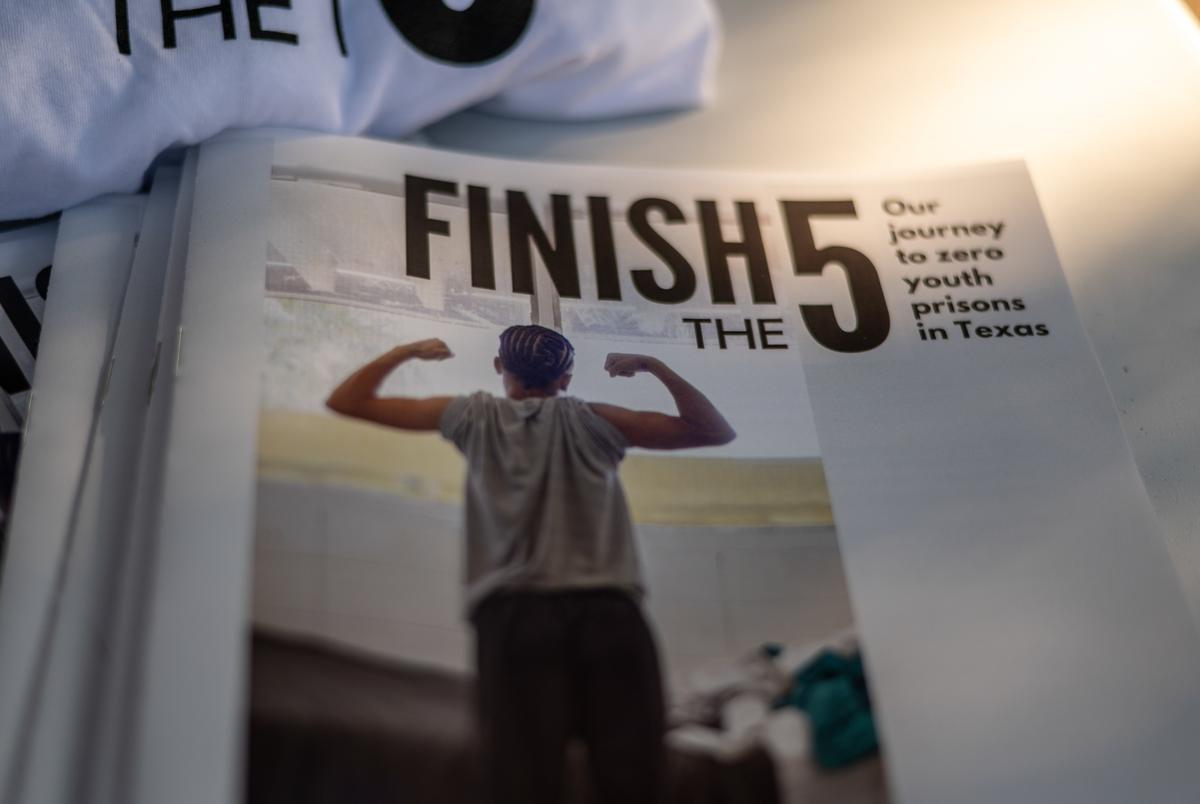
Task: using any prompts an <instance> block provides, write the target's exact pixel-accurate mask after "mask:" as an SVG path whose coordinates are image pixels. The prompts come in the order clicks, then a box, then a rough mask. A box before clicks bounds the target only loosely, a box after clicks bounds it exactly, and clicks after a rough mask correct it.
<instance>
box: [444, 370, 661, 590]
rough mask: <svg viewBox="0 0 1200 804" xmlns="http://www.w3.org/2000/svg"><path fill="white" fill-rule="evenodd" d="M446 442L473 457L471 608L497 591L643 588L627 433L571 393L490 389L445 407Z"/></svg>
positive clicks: (468, 515) (467, 521) (468, 497)
mask: <svg viewBox="0 0 1200 804" xmlns="http://www.w3.org/2000/svg"><path fill="white" fill-rule="evenodd" d="M441 431H442V436H443V437H445V438H446V439H447V440H449V441H451V442H453V443H454V445H455V446H456V447H458V449H459V450H460V451H461V452H462V454H463V455H464V456H465V457H466V459H467V477H466V484H465V491H464V495H463V496H464V501H463V505H464V508H465V515H464V525H465V530H466V584H467V609H468V611H470V610H472V609H474V608H475V606H477V605H478V604H479V603H480V602H481V601H482V600H483V599H484V598H485V597H487V596H488V595H490V594H491V593H492V592H494V591H496V590H498V589H523V590H560V591H561V590H564V589H585V588H614V589H622V590H625V591H627V592H629V593H630V594H631V595H633V596H635V597H640V596H641V594H642V590H643V589H644V583H643V581H642V570H641V565H640V562H639V560H638V552H637V545H636V543H635V541H634V536H633V518H632V517H631V515H630V513H629V503H628V502H627V501H626V499H625V489H624V488H622V486H621V479H620V477H619V475H618V474H617V465H618V464H620V462H621V459H622V458H624V457H625V449H626V447H627V446H628V443H627V442H626V440H625V437H624V436H622V435H621V433H620V432H618V431H617V429H616V428H615V427H613V426H612V425H611V424H609V423H608V422H607V421H605V420H604V419H602V418H600V416H598V415H596V414H595V413H594V412H593V411H592V409H591V408H590V407H589V406H588V404H587V403H586V402H583V401H581V400H579V399H576V398H574V397H570V396H554V397H546V398H539V397H532V398H528V399H520V400H515V399H509V398H507V397H496V396H492V395H491V394H488V393H484V392H482V391H480V392H478V393H475V394H472V395H471V396H460V397H456V398H455V399H453V400H451V402H450V404H449V405H447V407H446V410H445V412H444V413H443V414H442V420H441Z"/></svg>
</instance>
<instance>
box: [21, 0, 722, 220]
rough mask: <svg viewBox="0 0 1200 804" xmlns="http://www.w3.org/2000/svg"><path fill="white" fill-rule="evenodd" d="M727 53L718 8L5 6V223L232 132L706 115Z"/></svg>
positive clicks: (387, 133) (97, 2)
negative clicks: (690, 111) (722, 49)
mask: <svg viewBox="0 0 1200 804" xmlns="http://www.w3.org/2000/svg"><path fill="white" fill-rule="evenodd" d="M189 9H190V11H189ZM716 51H717V23H716V15H715V12H714V11H713V9H712V7H711V0H652V1H651V2H647V0H473V1H472V0H3V2H0V132H2V136H0V221H2V220H12V219H18V218H27V217H34V216H39V215H43V214H46V213H49V212H53V211H56V210H58V209H62V208H65V207H68V206H71V205H74V204H77V203H79V202H81V201H84V200H86V199H88V198H90V197H92V196H95V195H98V194H101V193H106V192H129V191H132V190H135V189H137V188H138V186H139V185H140V184H141V181H142V177H143V174H144V172H145V170H146V168H147V167H148V166H149V165H150V163H151V162H152V160H153V159H154V158H155V156H157V155H158V154H159V153H161V152H162V151H163V150H165V149H167V148H169V147H171V146H173V145H180V144H194V143H197V142H200V141H203V140H205V139H207V138H209V137H211V136H213V135H215V134H217V133H219V132H220V131H222V130H224V129H227V128H248V127H255V126H285V127H294V128H308V129H314V130H318V131H327V132H334V133H342V134H369V135H374V136H379V137H387V138H393V137H401V136H404V135H406V134H408V133H410V132H412V131H414V130H416V129H418V128H420V127H421V126H423V125H425V124H427V123H429V122H432V121H434V120H436V119H438V118H441V117H443V116H445V115H447V114H449V113H451V112H454V111H456V110H459V109H463V108H466V107H469V106H474V105H477V104H485V105H486V108H488V109H489V110H492V111H495V112H497V113H501V114H510V115H517V116H528V117H539V118H548V119H586V118H595V117H604V116H610V115H620V114H631V113H637V112H645V111H650V110H657V109H666V108H680V107H688V106H693V105H696V104H698V103H701V102H703V100H704V99H705V98H706V96H707V95H708V93H709V92H710V89H711V83H712V80H711V79H712V74H713V68H714V62H715V58H716Z"/></svg>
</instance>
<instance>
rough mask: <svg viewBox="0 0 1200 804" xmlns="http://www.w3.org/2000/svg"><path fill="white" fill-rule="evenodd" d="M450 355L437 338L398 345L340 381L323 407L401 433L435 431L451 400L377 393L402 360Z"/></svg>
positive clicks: (448, 398) (448, 350)
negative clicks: (384, 395)
mask: <svg viewBox="0 0 1200 804" xmlns="http://www.w3.org/2000/svg"><path fill="white" fill-rule="evenodd" d="M453 356H454V355H453V353H452V352H451V351H450V348H449V347H448V346H446V344H445V343H443V342H442V341H440V340H438V339H436V338H431V339H429V340H424V341H416V342H415V343H407V344H404V345H403V346H397V347H396V348H394V349H391V350H390V351H387V352H385V353H383V354H382V355H380V356H379V357H377V358H375V359H374V360H372V361H371V362H370V363H368V364H366V365H365V366H363V367H362V368H360V369H358V370H357V371H355V372H354V373H353V374H351V375H350V376H349V377H347V378H346V379H345V380H343V381H342V382H341V384H340V385H338V387H337V388H335V389H333V393H331V394H330V395H329V398H328V399H327V400H325V406H326V407H328V408H329V409H330V410H332V411H334V412H335V413H340V414H342V415H343V416H349V417H351V418H354V419H362V420H363V421H368V422H374V423H375V424H384V425H387V426H389V427H396V428H399V429H401V430H426V431H427V430H437V429H438V426H439V425H440V423H441V418H442V413H443V412H444V411H445V410H446V406H447V405H448V404H450V400H451V399H452V398H453V397H449V396H435V397H429V398H425V399H420V398H415V397H403V396H393V397H381V396H378V395H377V392H378V390H379V386H380V385H381V384H382V383H383V381H384V379H385V378H386V377H387V375H389V374H391V373H392V371H394V370H395V369H396V367H397V366H399V365H400V364H402V363H404V362H405V361H408V360H412V359H417V360H445V359H447V358H449V357H453Z"/></svg>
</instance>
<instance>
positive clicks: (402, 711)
mask: <svg viewBox="0 0 1200 804" xmlns="http://www.w3.org/2000/svg"><path fill="white" fill-rule="evenodd" d="M255 265H258V266H260V267H261V270H259V271H254V270H251V268H252V267H253V266H255ZM185 281H186V288H185V310H184V329H185V332H186V333H188V334H187V335H185V338H184V346H183V354H184V357H183V370H182V373H181V374H180V375H179V378H178V381H177V383H176V388H175V393H176V403H175V416H176V417H177V418H176V421H173V427H175V426H177V427H178V428H179V432H180V433H183V434H184V435H183V436H182V440H181V441H180V442H179V443H174V442H173V443H172V444H171V445H170V450H169V451H170V454H171V455H174V453H175V452H176V450H181V449H182V447H181V446H180V445H181V444H183V443H185V442H187V443H191V444H192V445H194V446H196V447H197V448H200V446H201V442H203V450H202V452H199V453H195V452H193V453H190V454H191V455H192V457H193V458H195V457H197V456H198V457H199V458H200V460H199V461H197V460H192V461H190V462H189V463H188V466H187V468H188V469H189V470H190V471H194V472H200V471H201V470H202V469H203V468H204V467H205V466H207V472H208V475H209V476H211V475H212V474H213V467H215V466H217V465H218V463H216V461H217V460H218V457H217V456H219V461H220V463H219V465H220V466H221V467H223V471H222V473H221V478H220V480H219V482H218V481H215V480H210V481H208V486H207V487H206V495H207V496H206V498H205V499H206V500H207V501H208V502H209V503H216V501H217V500H218V499H220V501H221V502H220V505H221V510H220V512H219V513H218V518H219V519H220V520H221V523H222V525H223V526H224V525H230V526H233V525H235V524H236V521H237V518H238V517H239V516H245V521H244V524H243V525H242V527H243V528H244V530H241V531H240V533H241V534H242V536H241V537H240V538H241V539H242V540H241V541H239V535H238V533H233V532H230V530H229V529H228V528H227V527H222V528H219V529H218V528H216V527H213V526H209V525H201V524H197V521H192V522H191V525H192V526H194V527H196V528H197V530H196V533H197V534H199V533H201V532H204V529H205V528H206V527H207V528H208V530H207V536H208V538H205V539H190V540H188V541H187V545H188V547H187V549H188V551H189V555H190V557H191V559H192V560H193V561H197V562H198V561H203V562H205V566H207V567H210V568H211V569H213V570H214V571H215V570H216V569H217V568H219V569H220V580H219V583H220V584H221V585H222V588H223V589H225V590H226V592H227V593H228V594H227V596H226V597H223V599H222V603H221V605H220V606H219V607H210V608H207V609H203V610H199V609H196V608H195V607H191V608H186V607H184V606H182V605H181V601H182V600H185V599H188V597H189V596H193V595H198V594H199V592H198V590H196V589H192V590H190V591H188V590H185V592H186V593H185V594H182V595H180V596H179V598H178V599H177V600H176V601H175V604H174V605H175V606H176V607H177V610H176V613H175V614H173V615H171V616H169V617H168V616H167V615H164V614H162V613H160V612H159V611H156V612H155V617H156V618H158V619H161V620H162V621H163V622H164V623H166V622H168V621H170V622H173V623H175V625H176V628H174V629H167V628H165V626H164V629H163V631H162V634H163V638H164V641H163V643H162V650H163V656H164V657H165V656H167V655H171V656H174V657H176V661H175V662H174V666H176V667H187V668H188V670H187V672H188V674H189V677H198V676H199V674H200V672H201V669H202V668H201V667H200V664H203V665H204V667H206V668H208V669H209V670H211V671H219V672H220V673H222V674H224V677H226V678H229V677H236V676H237V674H238V672H239V668H242V667H248V668H249V678H248V693H247V695H246V696H245V698H242V697H240V696H238V695H236V694H232V693H231V694H228V695H227V696H226V697H224V698H222V699H221V700H222V701H223V704H222V705H223V706H225V707H227V709H225V710H224V712H225V713H226V714H227V716H228V717H237V718H240V719H244V720H242V722H243V723H245V724H246V726H245V728H246V729H247V731H246V732H245V734H246V738H245V739H246V741H245V744H244V748H245V751H246V753H245V755H244V760H237V759H236V757H237V756H238V755H239V749H240V747H241V746H242V744H241V743H240V742H238V741H237V740H229V741H227V742H226V743H224V744H225V745H227V746H228V748H229V754H228V755H227V758H226V761H227V762H231V763H232V762H238V761H244V762H245V766H244V767H245V780H244V784H245V792H246V796H247V800H249V801H253V802H265V801H324V800H335V799H336V798H337V797H338V796H345V795H350V793H349V792H348V791H352V790H357V791H371V790H378V789H387V790H389V791H403V794H404V797H405V798H406V800H412V801H424V800H428V801H439V802H440V801H457V800H462V801H474V800H479V796H480V795H483V794H484V793H481V791H486V794H487V795H491V796H493V797H496V796H498V797H499V798H498V800H505V798H504V797H505V796H508V798H509V799H515V800H529V801H570V800H581V801H582V800H590V799H589V796H592V797H595V796H600V797H601V800H603V797H605V796H607V797H608V798H609V799H612V800H619V801H631V802H633V801H641V800H646V801H649V800H652V799H653V797H654V796H655V795H662V796H665V797H666V800H671V801H687V800H692V799H691V796H693V795H694V794H695V791H697V790H713V789H719V790H721V791H722V793H721V795H723V796H724V798H722V799H720V800H728V801H764V802H769V801H781V802H794V801H806V800H814V801H815V800H837V801H860V800H861V801H881V800H898V801H904V802H914V803H915V802H957V801H964V800H970V801H988V802H992V801H994V802H1002V801H1011V800H1013V799H1014V797H1019V798H1021V800H1028V801H1045V802H1050V801H1061V800H1064V799H1067V800H1071V799H1075V798H1082V797H1086V798H1087V800H1092V801H1112V802H1118V801H1124V800H1128V794H1129V793H1130V792H1131V791H1132V790H1134V789H1138V790H1140V791H1142V792H1146V791H1149V790H1153V791H1154V792H1153V793H1151V797H1152V798H1154V797H1156V796H1157V799H1156V800H1158V799H1161V800H1171V801H1175V800H1179V801H1183V800H1185V799H1181V798H1179V795H1180V793H1179V791H1189V790H1193V789H1194V780H1193V781H1189V780H1190V773H1189V768H1190V760H1188V759H1187V757H1186V752H1185V751H1184V750H1183V749H1182V748H1181V746H1184V745H1189V744H1192V743H1193V738H1195V737H1196V735H1195V734H1194V733H1193V732H1194V730H1195V726H1194V725H1191V724H1193V723H1194V722H1196V720H1195V718H1193V717H1191V716H1190V715H1187V716H1181V714H1180V713H1182V712H1191V711H1192V710H1194V709H1195V707H1196V706H1197V702H1196V701H1195V700H1194V698H1193V697H1192V696H1191V692H1190V685H1191V681H1190V679H1192V678H1194V677H1195V674H1196V673H1198V672H1200V645H1198V641H1197V635H1196V632H1195V627H1194V624H1193V623H1192V621H1191V619H1190V617H1189V615H1188V612H1187V607H1186V605H1185V602H1184V600H1183V597H1182V594H1181V592H1180V589H1179V585H1178V579H1177V578H1176V577H1175V574H1174V568H1173V567H1172V565H1171V563H1170V560H1169V558H1168V556H1167V554H1166V551H1165V545H1164V544H1163V541H1162V536H1161V533H1160V532H1159V531H1158V526H1157V523H1156V521H1155V519H1154V516H1153V512H1152V509H1151V508H1150V505H1149V502H1148V500H1147V499H1146V495H1145V491H1144V489H1143V488H1142V485H1141V482H1140V479H1139V477H1138V475H1137V471H1136V467H1135V466H1134V464H1133V461H1132V459H1131V457H1130V455H1129V451H1128V447H1127V445H1126V444H1125V441H1124V438H1123V436H1122V434H1121V431H1120V428H1119V424H1118V422H1117V419H1116V415H1115V412H1114V410H1113V407H1112V402H1111V399H1110V397H1109V395H1108V392H1107V388H1106V386H1105V383H1104V378H1103V375H1102V374H1101V373H1100V371H1099V367H1098V365H1097V364H1096V361H1095V358H1094V356H1093V355H1092V352H1091V349H1090V345H1089V344H1088V342H1087V338H1086V336H1085V334H1084V333H1083V330H1082V328H1081V326H1080V324H1079V321H1078V318H1077V316H1076V315H1075V312H1074V308H1073V305H1072V302H1071V297H1070V292H1069V289H1068V288H1067V285H1066V282H1065V280H1064V279H1063V277H1062V273H1061V270H1060V269H1059V267H1058V264H1057V259H1056V257H1055V255H1054V250H1053V244H1052V242H1051V240H1050V237H1049V233H1048V230H1047V227H1046V225H1045V222H1044V221H1043V220H1042V217H1041V212H1040V210H1039V208H1038V205H1037V198H1036V194H1035V193H1034V191H1033V187H1032V184H1031V182H1030V180H1029V177H1028V175H1027V173H1026V171H1025V169H1024V167H1023V166H1022V165H1020V164H997V165H983V166H976V167H969V168H959V169H953V170H943V171H936V172H926V173H923V174H920V175H911V176H900V177H894V178H890V179H889V178H884V179H875V178H871V179H854V178H845V177H841V178H828V177H826V178H821V177H815V178H811V177H810V178H804V177H788V176H769V175H754V174H719V173H698V172H697V173H690V172H684V171H679V172H669V171H658V170H630V169H617V168H604V167H597V166H566V165H550V164H539V163H518V162H514V161H507V160H495V159H484V158H479V157H472V156H469V155H465V154H454V153H447V152H439V151H434V150H429V149H418V148H412V147H405V146H400V145H393V144H384V143H378V142H371V141H365V140H344V139H336V138H313V137H304V136H300V135H283V136H281V137H280V138H278V139H272V138H271V137H268V136H267V135H264V134H262V133H256V134H251V135H240V136H237V135H235V136H231V137H227V138H225V139H224V141H222V142H218V143H213V144H210V145H206V146H205V147H204V148H203V149H202V152H201V156H200V160H199V166H198V175H197V191H196V204H195V209H194V216H193V229H192V243H191V248H190V253H189V259H188V265H187V278H186V280H185ZM201 298H205V299H208V300H209V301H210V302H212V303H213V304H220V305H221V306H220V307H210V308H209V310H208V312H209V315H208V318H207V319H206V320H202V318H201V315H202V314H201V312H200V309H201V308H200V303H199V299H201ZM248 299H253V301H254V303H253V304H252V303H251V302H250V301H248ZM190 301H195V303H196V306H195V307H194V308H192V316H193V317H192V318H190V319H189V316H188V303H189V302H190ZM217 309H220V310H221V315H220V316H217V315H215V314H213V313H212V311H214V310H217ZM206 321H207V323H206ZM193 327H194V329H192V328H193ZM198 344H202V345H198ZM184 383H190V385H189V386H188V387H187V390H186V393H185V389H184ZM218 388H219V395H218V393H217V390H216V389H218ZM185 405H186V407H185ZM214 406H215V407H214ZM218 414H219V415H218ZM249 422H253V425H250V424H248V423H249ZM247 427H251V428H252V431H253V432H254V433H255V434H256V436H257V438H256V442H255V443H256V444H257V448H256V449H255V450H253V452H252V456H251V457H256V459H257V461H256V465H257V474H256V476H254V479H253V481H252V482H247V480H248V479H249V478H248V473H247V466H246V465H244V464H239V463H237V460H238V456H242V458H241V459H242V460H244V459H245V456H246V453H247V452H249V451H250V450H248V449H247V446H246V444H245V443H244V434H245V433H246V428H247ZM185 431H186V432H185ZM189 439H190V441H189ZM222 446H223V447H224V448H223V449H218V448H219V447H222ZM180 460H181V461H182V460H183V459H182V458H180ZM206 461H209V462H210V463H205V462H206ZM182 468H183V467H182V464H181V471H182ZM180 476H181V477H182V475H180ZM167 482H168V484H170V483H171V482H172V481H171V480H170V467H169V466H168V480H167ZM219 495H225V496H219ZM164 521H165V520H164ZM172 535H176V534H175V532H174V531H172ZM239 547H240V548H242V550H241V551H239V549H238V548H239ZM181 555H182V553H181ZM250 555H252V557H253V558H252V561H250V560H248V556H250ZM1117 566H1119V567H1121V568H1122V571H1121V572H1120V573H1114V572H1113V567H1117ZM212 577H214V578H215V576H212ZM212 582H215V581H212ZM247 587H248V588H249V589H250V590H251V596H250V598H249V600H245V599H240V598H237V597H236V596H237V595H238V594H240V592H239V591H238V590H241V589H244V588H247ZM209 592H210V594H211V588H210V590H209ZM192 599H193V600H197V599H199V598H196V597H192ZM239 604H240V605H242V606H243V607H244V608H243V611H244V612H245V613H246V614H247V616H248V619H249V621H250V622H249V625H250V626H251V627H250V628H249V629H248V630H249V633H247V628H246V625H247V624H246V622H245V621H235V620H234V618H231V616H230V612H231V611H232V610H234V609H236V607H237V606H238V605H239ZM183 626H186V627H187V628H197V627H203V628H204V629H205V631H204V632H205V633H206V635H207V636H208V640H207V641H206V642H205V648H206V651H205V654H204V655H203V656H199V655H197V654H196V653H195V650H194V648H193V647H189V646H188V644H187V643H186V642H185V641H184V640H182V639H179V638H177V639H175V640H174V641H171V640H170V639H168V638H167V636H168V635H169V634H171V633H175V634H178V633H183V632H185V631H186V630H187V628H185V627H183ZM1148 655H1154V656H1156V657H1158V659H1160V660H1163V661H1158V660H1156V661H1155V662H1153V663H1147V662H1143V661H1139V660H1138V659H1137V658H1136V657H1139V656H1140V657H1145V656H1148ZM184 656H187V657H189V658H190V659H193V660H194V661H195V662H196V663H197V665H196V666H195V667H193V665H192V662H191V661H189V662H186V663H185V662H182V661H179V658H180V657H184ZM1113 656H1118V657H1125V658H1122V659H1121V660H1116V661H1115V660H1113V658H1112V657H1113ZM1101 659H1102V660H1101ZM1047 668H1048V670H1047ZM1044 670H1045V672H1043V671H1044ZM1081 678H1086V679H1087V683H1086V684H1081V683H1079V679H1081ZM1114 702H1120V703H1119V704H1116V703H1114ZM173 714H174V716H175V717H179V716H181V714H182V712H180V711H176V712H174V713H173ZM190 714H201V715H202V719H201V720H197V721H195V722H196V723H199V724H201V725H203V727H204V729H203V730H193V731H192V732H191V733H190V734H189V735H188V736H187V737H186V741H191V742H192V743H196V744H198V741H199V739H200V736H199V735H200V734H201V732H202V731H204V730H207V729H211V732H206V733H208V734H209V736H208V738H207V740H208V742H206V745H207V746H209V747H210V748H211V747H212V746H215V745H219V744H221V743H220V740H219V739H217V737H218V736H219V735H218V732H222V730H223V729H226V728H228V727H227V726H226V725H224V723H225V721H223V720H222V712H221V711H217V710H216V709H214V708H213V707H211V706H210V707H209V708H208V709H207V711H206V712H204V713H196V712H191V713H190ZM192 722H193V721H190V720H189V723H192ZM225 733H226V735H227V734H228V732H225ZM160 735H161V737H162V738H163V739H172V740H175V741H176V747H177V748H178V747H179V745H181V744H182V743H181V742H180V741H181V740H184V739H185V738H181V737H178V736H173V734H172V733H171V732H169V731H168V730H167V729H166V728H165V727H164V728H163V729H162V731H161V732H160ZM1117 754H1119V755H1121V756H1122V757H1124V759H1123V760H1122V761H1121V762H1113V761H1112V757H1113V756H1114V755H1117ZM189 756H194V754H190V755H189ZM230 757H233V759H230ZM211 767H218V765H217V763H216V760H215V759H214V764H213V765H212V766H211ZM219 767H220V768H221V769H222V773H224V774H226V775H225V776H223V777H221V779H222V781H221V783H225V782H226V781H229V783H230V784H233V782H232V781H231V779H232V772H231V771H230V770H229V768H230V767H231V766H230V765H229V764H226V765H222V766H219ZM298 767H304V768H305V773H304V774H301V775H297V774H296V773H295V769H296V768H298ZM1147 769H1149V770H1147ZM176 771H177V772H180V773H197V772H198V770H197V768H196V767H195V765H194V764H193V766H192V767H191V768H183V767H179V768H177V769H176ZM1147 774H1149V776H1147ZM1147 778H1151V779H1152V780H1153V781H1152V782H1150V783H1147V782H1146V779H1147ZM885 779H886V783H885V781H884V780H885ZM1147 784H1149V786H1148V787H1147V786H1146V785H1147ZM145 789H146V790H150V789H151V786H147V787H146V788H145ZM164 789H165V788H164ZM1158 793H1162V795H1158ZM1018 794H1019V795H1018ZM1171 796H1175V798H1171ZM144 800H151V799H149V798H147V799H144Z"/></svg>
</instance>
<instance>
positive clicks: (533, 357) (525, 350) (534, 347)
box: [500, 324, 575, 389]
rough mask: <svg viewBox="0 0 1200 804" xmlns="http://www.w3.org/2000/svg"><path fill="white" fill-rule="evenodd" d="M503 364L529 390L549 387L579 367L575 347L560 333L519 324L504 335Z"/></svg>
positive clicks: (501, 353) (501, 356)
mask: <svg viewBox="0 0 1200 804" xmlns="http://www.w3.org/2000/svg"><path fill="white" fill-rule="evenodd" d="M500 365H501V366H503V367H504V370H505V371H507V372H509V373H510V374H512V375H513V376H514V377H516V378H517V379H518V380H520V381H521V384H522V385H524V386H525V387H526V388H532V389H538V388H545V387H546V386H547V385H549V384H550V383H552V382H554V381H555V380H557V379H558V378H559V377H561V376H562V375H564V374H566V373H567V372H569V371H570V370H571V369H572V368H573V367H574V365H575V347H573V346H571V342H570V341H568V340H567V339H566V338H564V337H563V336H562V335H561V334H560V333H558V332H555V331H554V330H552V329H547V328H546V327H540V326H538V325H537V324H518V325H517V326H513V327H509V328H508V329H506V330H504V332H502V333H500Z"/></svg>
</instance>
